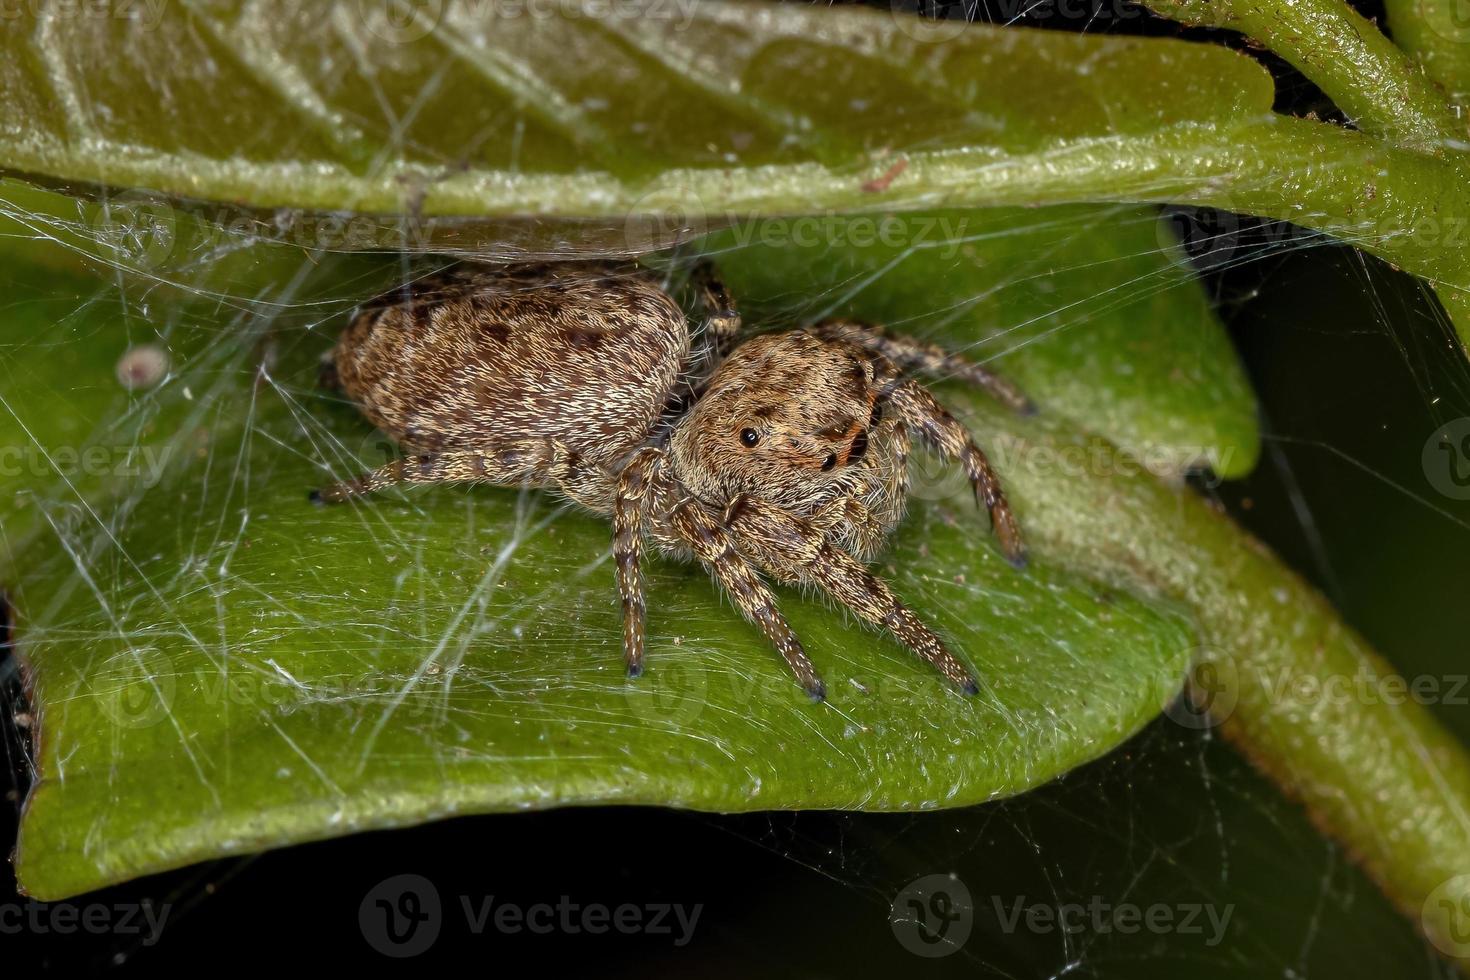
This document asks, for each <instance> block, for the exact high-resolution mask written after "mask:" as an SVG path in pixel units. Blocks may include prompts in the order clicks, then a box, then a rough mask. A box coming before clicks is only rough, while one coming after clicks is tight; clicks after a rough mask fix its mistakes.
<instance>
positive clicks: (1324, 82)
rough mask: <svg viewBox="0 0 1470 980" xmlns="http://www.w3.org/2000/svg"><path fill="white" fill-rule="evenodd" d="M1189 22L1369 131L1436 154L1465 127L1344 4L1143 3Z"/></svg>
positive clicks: (1289, 0) (1409, 62)
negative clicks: (1272, 60) (1267, 54)
mask: <svg viewBox="0 0 1470 980" xmlns="http://www.w3.org/2000/svg"><path fill="white" fill-rule="evenodd" d="M1146 2H1147V5H1148V7H1149V9H1151V10H1153V11H1154V12H1156V13H1158V14H1161V15H1162V16H1165V17H1169V18H1171V19H1174V20H1178V21H1182V22H1184V23H1186V24H1195V25H1204V26H1209V27H1223V28H1227V29H1229V30H1235V31H1240V32H1242V33H1243V34H1246V35H1248V36H1249V37H1252V38H1254V39H1255V40H1257V41H1260V42H1261V43H1262V44H1264V45H1266V46H1267V47H1268V48H1270V49H1271V50H1272V51H1274V52H1276V53H1277V54H1279V55H1281V56H1282V57H1283V58H1285V59H1286V60H1287V61H1290V62H1291V63H1292V64H1293V65H1295V66H1296V67H1297V69H1298V70H1300V71H1301V72H1302V74H1304V75H1306V76H1307V77H1308V78H1310V79H1311V80H1312V81H1314V82H1316V83H1317V85H1318V86H1319V87H1320V88H1321V89H1322V91H1324V92H1326V93H1327V95H1328V96H1329V97H1330V98H1331V99H1332V101H1333V102H1335V103H1337V105H1338V107H1339V108H1340V109H1342V111H1343V112H1345V113H1346V114H1347V115H1348V117H1349V118H1350V119H1352V120H1353V122H1354V123H1355V124H1356V125H1357V126H1358V128H1360V129H1362V130H1363V131H1364V132H1367V133H1372V134H1374V135H1378V136H1384V137H1387V138H1389V139H1392V140H1394V141H1396V142H1398V143H1401V144H1403V145H1405V146H1411V147H1415V148H1418V149H1422V150H1438V149H1439V148H1441V147H1442V146H1443V144H1444V143H1445V142H1446V141H1447V140H1455V141H1460V142H1463V141H1464V139H1465V136H1466V127H1465V122H1464V121H1463V120H1462V119H1460V118H1459V117H1458V116H1457V115H1456V113H1455V112H1454V110H1453V109H1452V108H1451V107H1450V106H1449V105H1448V104H1447V103H1446V101H1445V98H1444V94H1443V93H1442V92H1440V91H1439V90H1438V89H1436V88H1435V86H1434V84H1433V83H1432V82H1431V81H1430V80H1429V79H1428V78H1426V77H1425V76H1424V73H1423V72H1422V71H1421V70H1420V69H1419V67H1418V65H1416V64H1415V63H1414V60H1413V59H1412V58H1411V57H1409V55H1407V54H1406V53H1405V52H1404V51H1402V50H1400V49H1399V48H1398V47H1397V46H1396V45H1395V44H1394V43H1393V42H1392V41H1390V40H1389V39H1388V38H1387V37H1385V36H1384V35H1383V33H1382V32H1381V31H1379V30H1378V28H1377V27H1376V26H1374V24H1373V23H1372V22H1371V21H1369V20H1368V19H1367V18H1365V17H1363V16H1362V15H1361V14H1359V13H1358V12H1357V11H1355V10H1353V9H1352V8H1351V7H1349V6H1348V5H1347V4H1346V3H1344V2H1342V0H1146Z"/></svg>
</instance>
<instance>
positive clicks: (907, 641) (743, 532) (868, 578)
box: [725, 494, 979, 694]
mask: <svg viewBox="0 0 1470 980" xmlns="http://www.w3.org/2000/svg"><path fill="white" fill-rule="evenodd" d="M725 524H726V526H728V527H729V528H730V530H731V531H732V532H734V534H735V536H736V539H737V540H738V541H739V542H740V543H741V544H742V545H745V546H747V547H748V548H750V549H751V551H752V553H754V554H756V555H758V556H759V557H760V559H761V560H762V562H763V564H766V565H768V566H770V568H771V570H772V573H773V574H775V575H777V576H778V577H783V576H789V577H794V578H796V579H797V580H799V581H803V582H810V583H812V584H814V585H816V586H818V587H820V588H821V589H822V590H823V591H824V592H826V593H827V594H828V595H830V596H831V597H832V598H834V599H836V600H837V601H838V602H840V603H842V604H843V605H844V606H846V607H847V608H848V609H851V610H852V611H853V612H854V613H856V614H857V615H858V616H859V617H860V618H862V619H863V620H865V621H867V622H869V623H873V624H875V625H877V626H883V627H885V628H887V629H888V631H889V632H890V633H892V634H893V635H894V637H895V638H896V639H897V640H898V641H899V642H900V643H902V644H903V645H904V646H906V647H908V648H909V649H910V650H912V651H913V652H914V653H916V654H917V655H918V656H919V657H920V659H922V660H925V661H927V662H928V663H930V664H932V665H933V666H934V667H935V669H937V670H938V671H939V672H940V673H941V674H943V675H944V676H945V677H946V678H947V679H948V680H949V682H950V683H952V684H953V685H954V686H955V687H957V688H959V689H960V690H961V691H964V692H965V693H966V694H974V693H975V692H976V691H977V690H979V687H978V685H977V684H976V683H975V679H974V677H972V676H971V675H970V672H969V670H968V669H967V668H966V667H965V665H964V664H962V663H961V662H960V661H959V660H958V659H957V658H956V657H955V655H954V654H952V653H950V652H949V649H948V648H947V647H946V646H945V645H944V641H943V640H941V639H940V638H939V636H938V635H937V634H936V633H935V632H934V631H933V630H932V629H930V628H929V626H928V625H927V624H925V622H924V621H923V620H921V619H920V618H919V617H918V616H916V615H914V613H913V612H912V611H911V610H910V609H909V608H908V607H907V606H905V605H904V604H903V603H902V602H901V601H899V599H898V597H897V596H895V595H894V594H893V590H892V589H890V588H889V587H888V583H887V582H885V581H883V580H882V579H881V578H879V577H878V576H876V575H874V574H873V573H872V572H870V571H868V569H867V567H866V566H864V565H863V564H862V563H861V562H859V561H858V560H857V559H856V558H854V557H853V556H852V555H850V554H848V553H847V552H845V551H843V550H842V549H841V548H839V547H837V545H835V544H834V543H833V542H832V541H831V540H830V538H829V537H828V536H827V535H826V534H824V533H822V531H821V530H820V529H819V528H817V526H816V525H814V524H813V523H812V522H811V521H808V520H805V519H803V518H801V517H798V516H797V515H795V514H792V513H791V512H789V511H786V510H783V509H782V508H780V507H778V506H776V505H775V504H772V503H768V502H767V501H764V500H758V499H756V498H754V497H750V496H747V495H744V494H741V495H740V496H737V497H736V498H735V499H734V500H732V501H731V502H730V505H729V506H728V507H727V508H726V509H725Z"/></svg>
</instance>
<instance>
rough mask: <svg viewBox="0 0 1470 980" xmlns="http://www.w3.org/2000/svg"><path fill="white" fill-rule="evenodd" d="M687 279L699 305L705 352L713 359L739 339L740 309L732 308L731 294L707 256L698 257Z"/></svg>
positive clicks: (721, 354)
mask: <svg viewBox="0 0 1470 980" xmlns="http://www.w3.org/2000/svg"><path fill="white" fill-rule="evenodd" d="M689 283H690V285H691V286H693V287H694V291H695V295H696V297H697V299H698V302H699V306H700V308H701V310H702V311H703V312H704V315H705V321H704V329H705V338H704V339H705V342H706V343H707V344H708V345H709V355H710V357H711V359H712V360H713V361H719V360H720V359H721V358H723V357H724V356H725V355H726V354H728V353H729V352H730V349H731V348H732V347H734V346H735V342H736V341H737V340H739V339H740V330H741V326H742V324H743V321H742V320H741V318H740V311H739V310H737V309H736V308H735V300H734V298H733V297H731V295H730V291H729V290H728V289H726V288H725V283H724V281H723V280H721V279H720V274H719V272H718V271H717V270H716V269H715V264H714V263H713V262H712V261H710V260H709V259H700V260H699V261H698V262H697V263H695V266H694V269H693V270H692V271H691V272H690V274H689Z"/></svg>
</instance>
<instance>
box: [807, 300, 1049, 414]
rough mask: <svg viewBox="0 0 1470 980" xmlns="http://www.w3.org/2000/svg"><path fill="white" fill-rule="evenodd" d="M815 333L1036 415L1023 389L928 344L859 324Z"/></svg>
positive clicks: (833, 323)
mask: <svg viewBox="0 0 1470 980" xmlns="http://www.w3.org/2000/svg"><path fill="white" fill-rule="evenodd" d="M812 332H813V333H815V334H816V335H817V336H819V337H822V338H823V339H826V340H842V341H846V342H847V343H849V344H854V345H856V346H858V347H862V348H864V349H866V350H870V351H874V352H875V353H878V354H882V355H883V356H884V357H886V358H888V360H890V361H892V362H893V363H894V364H897V365H898V366H899V367H902V368H906V369H908V370H910V371H918V372H920V373H922V374H926V375H928V376H930V377H932V378H945V379H947V378H958V379H960V380H962V381H968V382H969V383H970V384H972V385H976V386H977V387H979V388H982V389H984V390H985V391H987V392H989V393H990V395H991V397H992V398H994V399H995V400H996V401H998V402H1000V403H1001V404H1002V405H1004V406H1006V407H1007V408H1009V409H1011V410H1012V411H1014V412H1019V413H1020V414H1022V415H1033V414H1035V412H1036V405H1035V403H1034V402H1032V401H1031V399H1029V398H1027V397H1026V395H1025V393H1024V392H1022V391H1021V389H1019V388H1017V387H1016V386H1015V385H1014V384H1012V383H1011V382H1009V381H1007V380H1006V379H1005V378H1002V377H1001V376H1000V375H998V374H996V373H995V372H994V371H991V370H990V369H989V368H987V367H985V366H984V365H983V364H976V363H975V362H974V361H968V360H966V359H965V358H963V357H960V356H959V355H958V354H951V353H950V352H949V351H947V350H945V349H944V348H943V347H940V346H939V345H937V344H929V343H925V342H924V341H922V340H917V339H915V338H913V337H909V336H906V335H904V334H891V333H888V332H887V331H885V330H884V329H883V328H882V327H880V326H877V325H875V324H871V323H862V322H859V321H857V320H825V321H823V322H822V323H819V324H817V325H816V326H815V327H813V328H812Z"/></svg>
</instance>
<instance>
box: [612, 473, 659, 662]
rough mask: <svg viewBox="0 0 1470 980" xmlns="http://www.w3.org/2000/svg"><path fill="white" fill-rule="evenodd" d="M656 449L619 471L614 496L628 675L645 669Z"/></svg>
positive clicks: (615, 554)
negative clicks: (646, 542) (646, 558)
mask: <svg viewBox="0 0 1470 980" xmlns="http://www.w3.org/2000/svg"><path fill="white" fill-rule="evenodd" d="M662 459H663V454H662V453H661V452H659V451H658V450H657V449H643V450H640V451H639V452H638V453H637V454H636V455H635V456H634V457H633V458H632V460H630V461H629V463H628V465H627V466H625V467H623V471H622V472H621V473H620V474H619V475H618V487H617V492H616V493H615V494H614V496H613V519H612V520H613V545H612V551H613V561H614V562H615V563H616V564H617V569H618V593H619V594H620V595H621V596H622V600H623V660H624V661H625V662H626V663H627V665H628V676H629V677H637V676H639V675H640V674H642V673H643V649H644V636H645V630H646V625H645V623H646V619H647V610H648V604H647V602H646V601H645V600H644V588H643V567H642V558H643V525H644V522H645V519H646V517H647V514H648V504H649V499H650V497H651V496H652V483H653V480H654V478H655V477H654V470H655V468H656V467H657V466H658V464H659V463H660V462H662Z"/></svg>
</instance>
